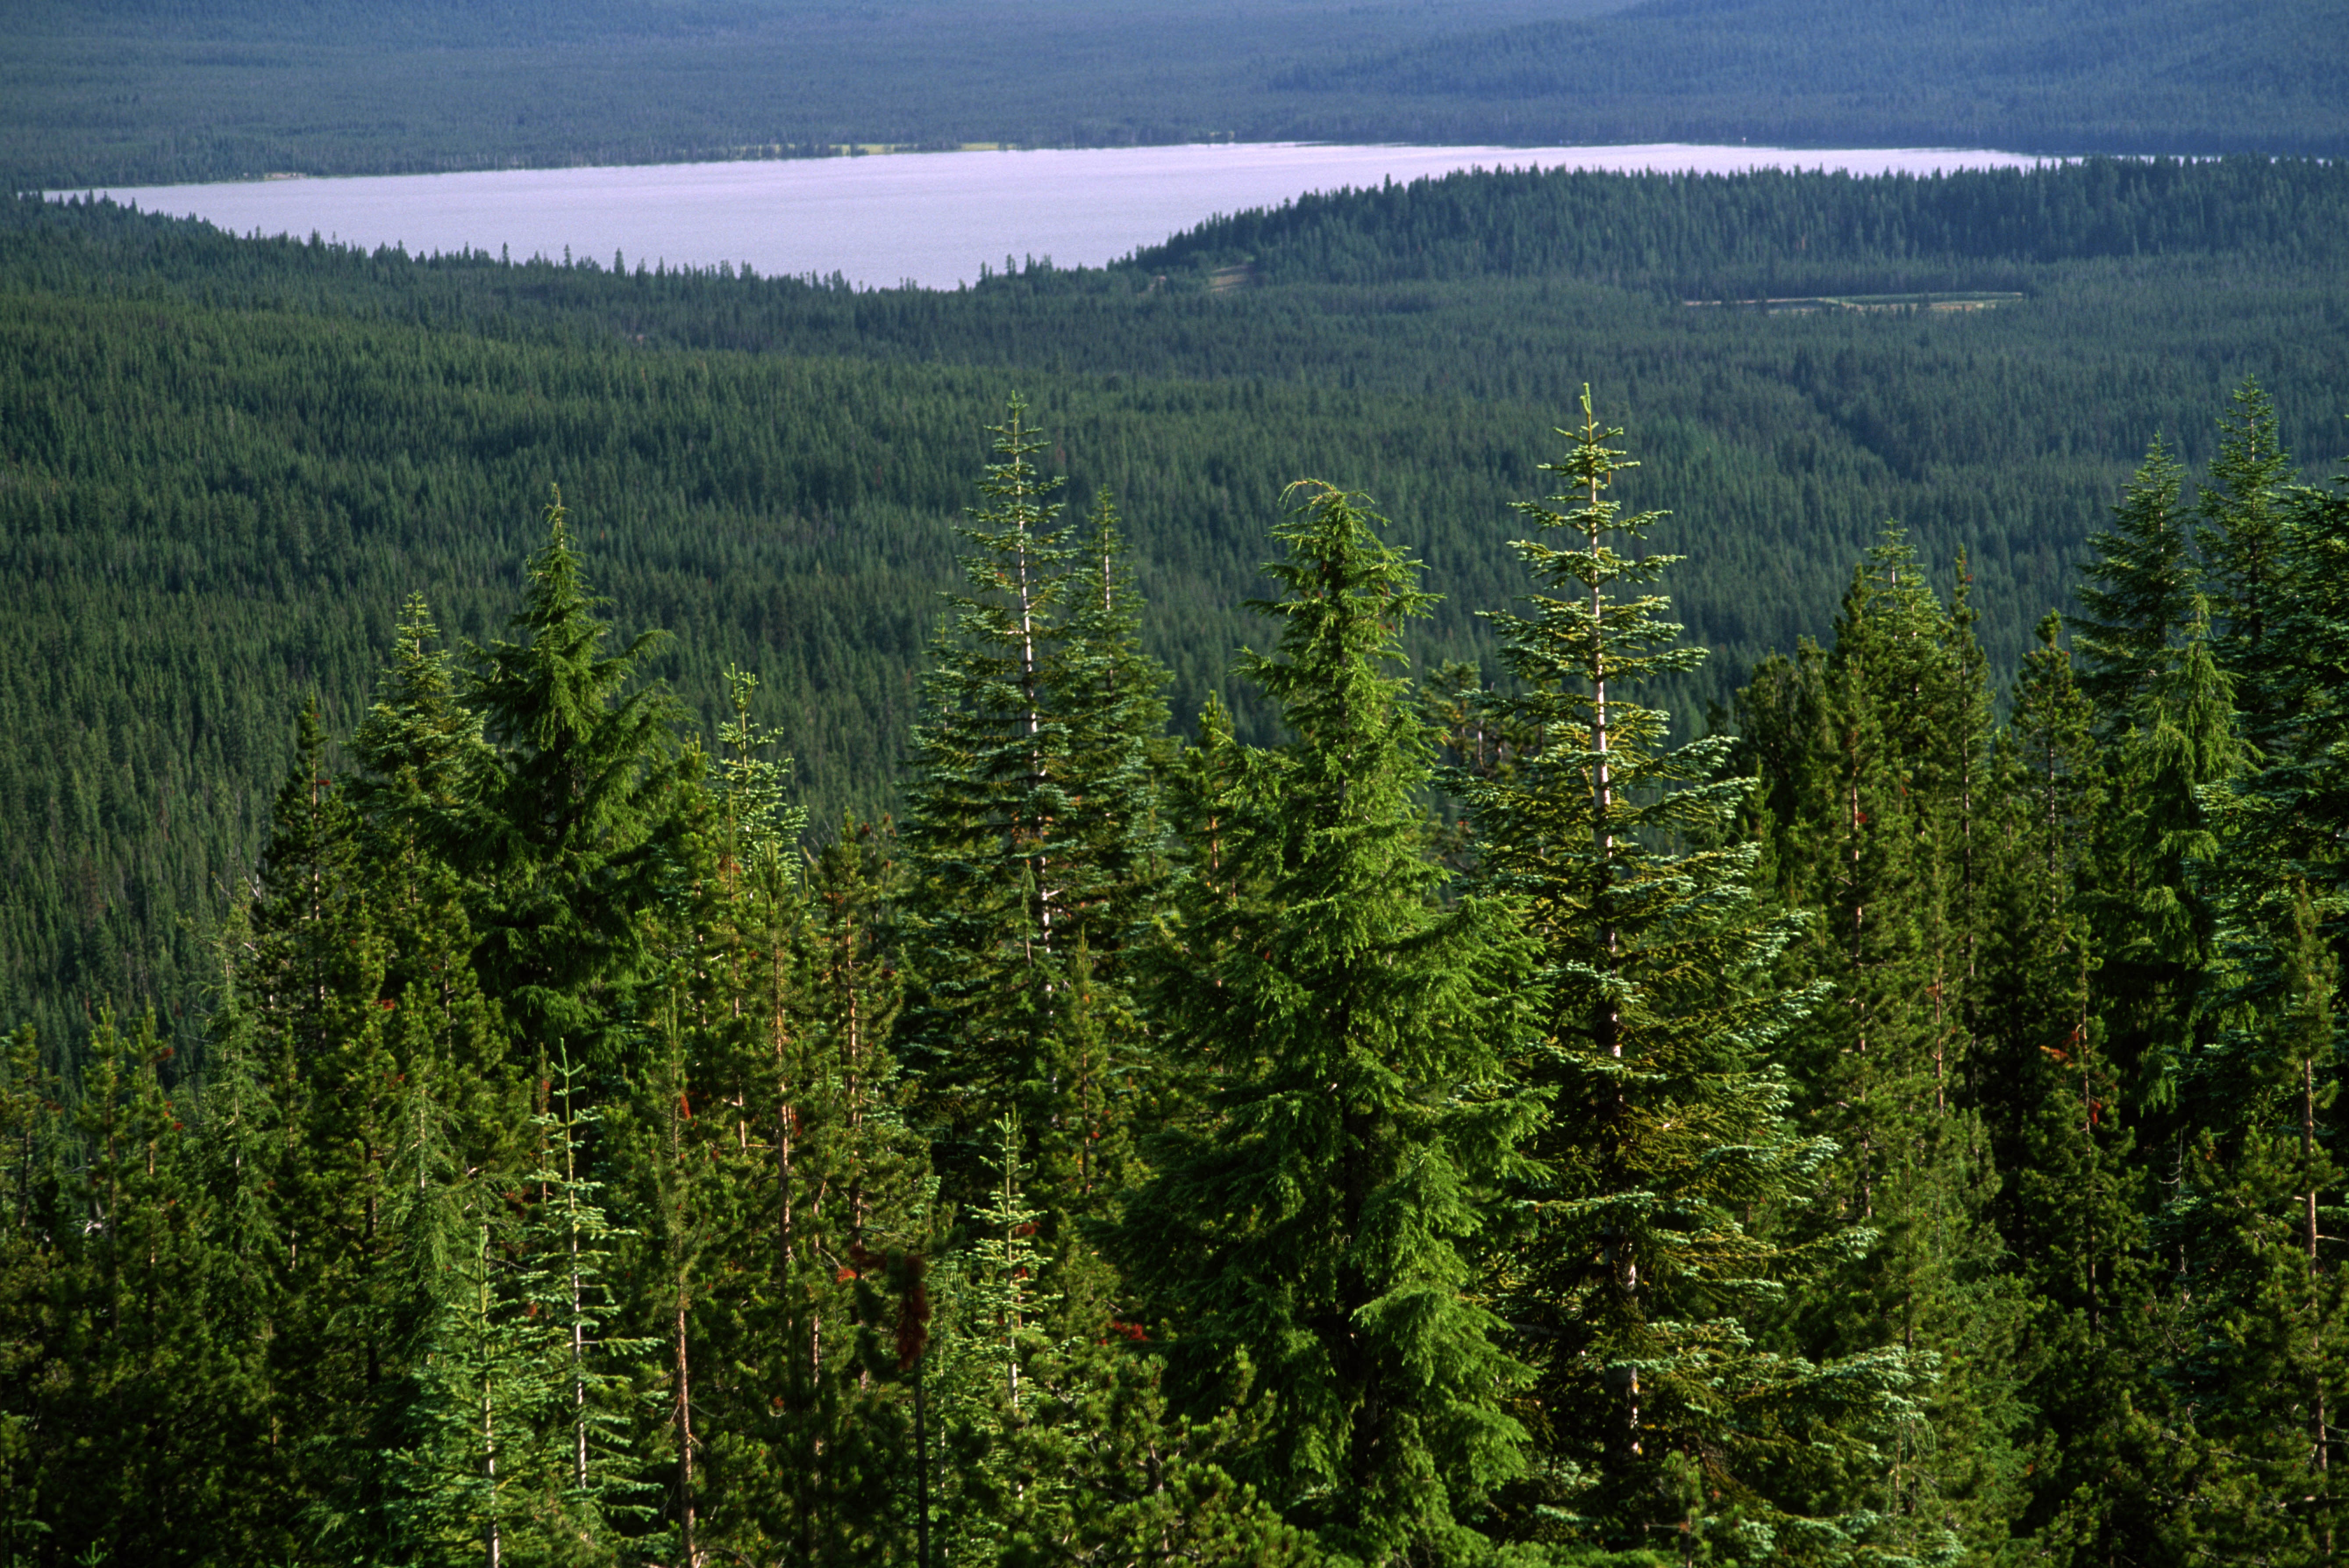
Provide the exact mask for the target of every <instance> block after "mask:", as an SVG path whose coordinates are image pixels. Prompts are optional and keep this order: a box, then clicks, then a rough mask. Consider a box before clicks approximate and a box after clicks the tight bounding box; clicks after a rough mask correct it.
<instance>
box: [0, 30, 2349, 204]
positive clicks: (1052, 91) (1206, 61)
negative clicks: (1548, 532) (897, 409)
mask: <svg viewBox="0 0 2349 1568" xmlns="http://www.w3.org/2000/svg"><path fill="white" fill-rule="evenodd" d="M0 15H5V20H6V23H7V26H8V30H9V35H10V36H11V38H12V39H13V40H14V41H15V42H16V48H15V49H13V50H12V51H11V52H10V56H9V58H8V59H7V61H6V62H5V66H0V104H6V105H7V106H8V112H6V113H5V114H0V169H5V172H6V174H7V176H8V177H9V179H10V180H11V181H15V182H16V184H19V185H26V184H30V185H48V186H52V187H60V186H62V187H71V188H75V189H80V188H85V187H88V186H89V185H92V184H104V183H107V182H109V181H112V182H117V183H120V182H128V181H148V182H154V183H169V182H177V181H191V180H223V179H254V178H257V177H259V176H260V175H262V174H263V173H264V172H266V171H272V170H277V171H287V170H298V171H302V172H306V173H311V174H374V173H385V172H391V171H395V170H432V171H437V170H450V169H496V168H512V167H516V166H534V167H542V168H543V167H556V168H564V167H577V166H581V165H593V164H608V163H658V162H673V161H678V160H685V159H694V158H772V157H792V156H799V157H805V156H811V155H823V154H827V153H829V154H835V155H837V154H845V153H849V152H851V151H854V150H863V149H864V148H866V147H870V146H874V145H875V144H879V145H884V146H895V147H898V148H903V149H914V148H922V149H933V148H951V147H954V146H957V145H958V144H962V143H968V142H979V143H998V142H1010V143H1019V144H1023V145H1029V146H1039V145H1040V146H1052V147H1067V146H1127V145H1133V144H1136V143H1166V142H1185V141H1221V140H1230V139H1235V138H1237V139H1240V140H1243V141H1268V140H1269V141H1298V140H1306V141H1320V140H1339V141H1349V140H1351V141H1368V142H1390V143H1392V142H1402V143H1409V142H1420V143H1429V142H1434V143H1445V144H1452V145H1468V146H1476V145H1495V144H1498V145H1501V146H1557V145H1559V144H1565V145H1570V146H1571V145H1590V144H1609V143H1624V142H1637V141H1694V142H1720V143H1742V142H1749V141H1750V142H1752V143H1753V144H1754V145H1756V146H1765V147H2006V148H2018V149H2022V150H2032V151H2043V152H2054V153H2067V154H2070V153H2078V152H2081V151H2085V150H2105V151H2127V152H2168V153H2178V152H2193V153H2210V152H2220V151H2258V152H2303V153H2326V152H2331V153H2334V154H2337V153H2338V152H2339V151H2340V150H2341V148H2342V146H2343V141H2344V134H2349V124H2344V119H2343V116H2342V112H2341V108H2340V105H2341V102H2342V100H2343V98H2344V94H2343V91H2342V88H2343V85H2344V84H2343V78H2342V75H2341V67H2340V66H2339V64H2338V62H2337V61H2336V60H2335V59H2334V58H2333V55H2332V54H2331V52H2330V51H2328V50H2327V49H2325V48H2323V46H2321V44H2322V41H2323V40H2327V39H2329V38H2330V37H2331V36H2332V35H2331V33H2330V32H2329V31H2328V28H2329V27H2330V26H2331V24H2332V23H2333V15H2332V14H2331V13H2330V12H2329V11H2327V10H2326V9H2325V8H2324V7H2323V5H2317V4H2313V3H2309V0H2301V3H2298V4H2293V5H2275V6H2271V7H2266V8H2263V9H2261V11H2260V12H2259V13H2258V14H2256V15H2251V16H2245V15H2242V14H2241V13H2240V10H2237V9H2234V8H2230V7H2227V6H2224V5H2217V4H2213V3H2211V0H2191V3H2188V4H2177V3H2174V0H2173V3H2169V4H2163V5H2153V4H2150V3H2148V0H2133V3H2130V4H2125V5H2087V4H2085V3H2084V0H2068V3H2064V4H2055V5H2038V4H2033V5H2025V4H2020V3H2018V0H1962V3H1958V4H1951V5H1940V6H1936V7H1931V8H1929V9H1908V8H1897V7H1896V8H1887V7H1882V6H1870V5H1858V4H1855V3H1853V0H1679V3H1676V4H1671V5H1630V6H1627V5H1623V4H1622V3H1621V0H1551V3H1549V4H1545V5H1530V4H1526V3H1525V0H1469V3H1464V4H1459V5H1444V6H1431V7H1413V6H1398V7H1391V8H1386V9H1378V10H1365V9H1363V8H1362V7H1361V6H1359V5H1349V4H1345V3H1342V0H1244V3H1242V4H1239V5H1233V6H1230V7H1226V8H1224V9H1221V10H1218V11H1216V12H1215V13H1213V14H1212V15H1208V14H1203V13H1201V12H1200V11H1198V10H1197V9H1196V8H1195V7H1193V6H1185V5H1174V4H1169V3H1166V0H1144V3H1142V4H1136V5H1130V6H1127V7H1125V8H1123V9H1122V10H1121V11H1120V12H1119V13H1118V14H1117V15H1115V16H1114V17H1112V16H1110V15H1104V14H1103V13H1102V11H1101V10H1100V9H1099V8H1098V7H1095V6H1091V5H1083V4H1080V3H1077V0H1041V3H1040V4H1039V5H1035V6H1033V7H1031V8H1030V10H1029V11H1028V12H1026V13H1023V25H1022V26H1019V27H1018V28H1015V29H1005V28H1003V27H1001V26H999V25H997V24H996V22H995V20H994V19H993V18H990V17H988V16H987V15H985V14H983V13H977V12H973V11H971V10H970V9H969V8H968V7H966V6H960V5H949V4H946V3H944V0H908V3H906V4H904V5H897V6H893V7H891V8H889V9H887V10H883V11H861V12H855V13H849V12H843V11H838V10H835V9H833V8H830V7H827V6H823V5H811V4H806V3H804V0H790V3H781V4H757V3H754V0H699V3H698V4H694V5H679V4H673V3H667V0H583V3H580V4H575V5H554V4H551V3H550V0H522V3H517V4H512V5H499V6H496V7H493V8H491V9H487V10H484V9H482V8H481V7H478V6H471V5H456V4H452V3H450V0H405V3H403V4H399V5H360V4H357V3H356V0H314V3H312V4H307V5H300V6H294V7H285V6H277V5H265V4H261V3H259V0H168V3H158V0H106V3H98V4H88V5H76V6H72V7H69V8H60V7H57V6H51V5H39V4H35V3H32V0H16V3H14V4H12V5H10V6H9V7H8V8H7V10H6V11H5V13H0ZM452 53H456V55H457V57H460V58H461V59H462V61H463V68H462V69H451V68H450V63H449V62H450V58H451V57H452ZM1593 60H1606V61H1609V62H1610V63H1611V66H1610V68H1609V69H1608V70H1605V71H1593V70H1592V69H1590V68H1589V62H1590V61H1593ZM551 80H560V81H561V82H562V83H563V84H564V88H565V90H566V93H567V95H568V99H569V101H570V102H573V103H592V104H594V105H595V106H596V112H595V113H594V114H592V115H586V114H577V113H570V112H564V110H563V109H561V108H554V107H550V106H549V103H548V99H547V97H546V94H545V90H544V87H545V84H546V83H547V82H549V81H551Z"/></svg>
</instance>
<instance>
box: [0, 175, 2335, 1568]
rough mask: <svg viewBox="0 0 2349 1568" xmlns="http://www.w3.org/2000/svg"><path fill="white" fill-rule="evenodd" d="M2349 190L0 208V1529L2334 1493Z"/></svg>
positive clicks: (770, 1535) (1307, 1526)
mask: <svg viewBox="0 0 2349 1568" xmlns="http://www.w3.org/2000/svg"><path fill="white" fill-rule="evenodd" d="M2344 205H2349V175H2344V170H2343V169H2342V167H2341V166H2339V165H2337V164H2327V163H2322V162H2315V161H2293V160H2283V161H2271V160H2264V159H2261V160H2250V159H2244V160H2223V161H2216V162H2199V163H2176V162H2145V163H2138V162H2128V163H2116V162H2111V161H2104V160H2094V161H2089V162H2085V163H2081V164H2075V165H2066V166H2060V167H2050V168H2046V169H2042V170H2034V171H2030V172H2027V173H2014V174H2002V175H1965V176H1958V177H1951V178H1947V179H1937V180H1931V181H1914V180H1904V179H1861V180H1855V179H1849V178H1843V177H1827V176H1823V175H1813V176H1799V175H1753V176H1740V177H1734V178H1710V179H1680V178H1661V177H1622V176H1607V177H1598V176H1582V175H1547V176H1532V175H1525V174H1506V173H1498V174H1480V175H1475V176H1461V177H1455V178H1454V179H1450V180H1445V181H1424V182H1420V183H1416V184H1413V185H1411V186H1407V187H1389V188H1386V189H1382V190H1380V191H1362V192H1354V193H1349V194H1347V195H1345V196H1342V197H1340V198H1334V199H1315V200H1311V201H1302V202H1298V203H1292V204H1290V205H1289V206H1288V207H1285V208H1283V209H1281V210H1279V211H1272V212H1262V213H1244V214H1239V215H1237V216H1236V217H1233V218H1230V219H1226V220H1218V221H1216V222H1211V223H1208V224H1206V225H1203V226H1202V227H1201V228H1200V229H1198V230H1197V231H1195V232H1192V233H1190V234H1187V235H1184V236H1180V237H1178V238H1177V239H1176V240H1175V241H1174V242H1171V243H1170V244H1168V245H1166V246H1164V247H1161V248H1157V249H1154V250H1151V251H1147V252H1144V253H1139V254H1137V255H1136V256H1135V257H1133V258H1132V259H1131V260H1130V261H1129V262H1127V263H1121V264H1120V265H1117V266H1114V267H1111V268H1105V269H1099V270H1092V271H1081V272H1071V271H1056V270H1053V269H1050V268H1049V267H1043V266H1031V267H1030V268H1028V269H1026V270H1024V271H1021V272H1019V273H1016V274H1013V275H1010V276H991V277H988V278H987V279H985V280H984V281H983V282H982V283H981V284H979V285H978V286H976V287H973V288H968V289H964V290H959V291H957V292H954V293H951V294H946V293H927V292H924V291H919V290H885V291H864V290H854V289H850V288H847V287H844V286H840V285H837V284H834V285H829V286H828V285H825V284H822V283H819V282H816V281H813V280H804V279H797V280H795V279H762V278H757V277H751V276H746V275H741V274H739V273H734V272H733V270H732V269H730V268H722V269H717V270H713V271H709V272H692V271H687V272H673V271H668V270H667V269H661V270H657V271H648V270H646V269H643V268H641V267H638V268H634V269H627V268H624V267H623V266H621V265H619V264H617V263H616V264H614V265H613V266H610V267H606V266H605V265H603V264H601V263H598V262H592V261H586V260H584V259H583V260H581V261H577V262H566V263H564V264H560V265H558V264H554V263H548V262H545V261H543V260H541V261H533V262H528V263H509V262H506V261H504V260H502V259H492V258H490V257H487V256H481V255H471V254H468V255H460V256H453V257H431V258H417V257H410V256H408V255H405V254H402V253H398V252H396V251H379V252H375V253H363V252H359V251H356V250H351V249H346V248H340V247H336V246H333V245H328V244H324V243H320V242H316V241H315V240H313V241H310V242H300V241H295V240H290V239H289V240H276V241H263V240H241V239H237V238H235V237H233V236H228V235H223V234H221V233H219V232H216V231H213V230H211V229H209V228H207V227H206V226H204V225H202V224H199V223H192V222H182V221H175V220H164V219H159V218H156V217H153V216H151V215H143V214H139V213H136V212H131V211H125V210H123V209H120V208H118V207H115V206H113V205H111V204H109V203H103V202H94V201H93V202H83V201H75V202H71V203H57V202H53V201H39V200H35V199H19V200H16V201H12V202H10V203H8V204H7V206H6V207H5V209H0V300H5V308H0V593H5V595H6V598H7V602H8V603H9V606H10V614H8V615H7V616H5V617H0V718H5V723H4V724H0V735H5V736H6V737H7V739H6V741H5V745H0V1021H5V1022H7V1023H9V1024H10V1025H11V1026H12V1032H11V1033H9V1034H7V1035H6V1036H5V1037H0V1551H5V1553H7V1555H8V1557H9V1558H10V1559H11V1560H12V1561H23V1562H28V1563H40V1564H43V1565H44V1568H50V1565H61V1564H65V1563H82V1564H90V1563H206V1564H210V1563H222V1564H228V1563H235V1564H247V1563H287V1562H294V1563H313V1562H315V1563H383V1564H387V1565H388V1564H394V1563H398V1564H417V1563H450V1564H459V1563H486V1564H488V1565H489V1568H503V1565H504V1564H508V1563H512V1564H514V1565H516V1568H522V1565H532V1568H535V1565H537V1564H541V1563H544V1564H556V1563H563V1564H583V1565H584V1564H615V1565H616V1564H622V1563H626V1564H642V1565H651V1564H663V1565H682V1568H701V1565H705V1564H715V1563H761V1564H764V1563H778V1564H780V1563H791V1564H804V1565H815V1564H843V1565H845V1564H858V1565H863V1564H870V1563H905V1564H915V1565H917V1568H945V1565H953V1568H980V1565H996V1564H1019V1565H1021V1568H1028V1565H1038V1568H1040V1565H1042V1564H1047V1563H1052V1564H1071V1563H1075V1564H1089V1565H1095V1568H1112V1565H1114V1568H1144V1565H1150V1568H1164V1565H1165V1564H1170V1563H1184V1562H1214V1563H1244V1564H1264V1565H1271V1564H1314V1565H1326V1568H1370V1565H1379V1568H1386V1565H1393V1568H1404V1565H1406V1564H1409V1565H1411V1568H1436V1565H1442V1568H1454V1565H1458V1568H1472V1565H1474V1568H1537V1565H1554V1568H1600V1565H1604V1568H1662V1565H1663V1564H1666V1563H1715V1564H1723V1565H1729V1564H1759V1563H1796V1564H1812V1563H1816V1564H1819V1565H1822V1568H1829V1565H1832V1568H1862V1565H1868V1568H1878V1565H1883V1568H1889V1565H1891V1564H1898V1563H1945V1564H1958V1563H1966V1564H1971V1563H1982V1564H1985V1565H1987V1564H1990V1563H2003V1562H2011V1561H2014V1560H2017V1559H2018V1558H2025V1559H2029V1560H2033V1561H2044V1562H2049V1563H2061V1564H2067V1565H2068V1564H2078V1565H2080V1568H2087V1565H2089V1564H2111V1563H2146V1564H2153V1563H2162V1564H2168V1563H2180V1562H2193V1561H2205V1560H2209V1561H2230V1562H2235V1561H2257V1562H2264V1563H2292V1564H2300V1563H2308V1564H2314V1563H2323V1562H2327V1561H2330V1559H2331V1557H2332V1555H2333V1550H2334V1545H2335V1536H2336V1532H2337V1529H2338V1526H2339V1523H2340V1520H2339V1517H2338V1515H2339V1509H2338V1507H2337V1499H2336V1497H2335V1494H2334V1491H2333V1475H2334V1474H2335V1473H2337V1471H2338V1470H2339V1466H2338V1465H2337V1464H2336V1463H2335V1462H2334V1461H2335V1460H2337V1459H2338V1458H2339V1454H2338V1452H2337V1449H2338V1447H2339V1444H2340V1442H2341V1439H2342V1437H2343V1432H2342V1417H2341V1412H2342V1411H2343V1409H2344V1402H2349V1329H2344V1323H2343V1306H2344V1292H2343V1288H2342V1281H2343V1278H2344V1276H2343V1274H2342V1272H2341V1259H2340V1251H2341V1247H2342V1243H2341V1242H2340V1241H2339V1240H2338V1239H2337V1236H2338V1235H2339V1234H2340V1233H2341V1226H2342V1224H2343V1223H2344V1222H2349V1178H2344V1174H2343V1171H2344V1167H2343V1164H2342V1161H2341V1153H2340V1137H2341V1134H2340V1131H2339V1121H2340V1117H2341V1109H2340V1106H2341V1100H2340V1098H2339V1088H2340V1082H2341V1078H2342V1073H2343V1069H2344V1060H2343V1057H2342V1054H2341V1049H2340V1047H2341V1041H2340V1027H2339V1019H2340V1016H2341V1012H2342V1008H2341V1005H2340V973H2341V960H2342V957H2343V955H2344V948H2349V851H2344V843H2349V837H2344V835H2349V598H2344V594H2349V461H2344V458H2349V428H2344V426H2343V424H2342V422H2341V415H2342V412H2343V407H2342V392H2341V388H2342V387H2344V385H2349V299H2344V292H2343V286H2342V283H2341V279H2342V278H2343V277H2344V275H2349V274H2344V268H2343V261H2344V257H2343V256H2342V254H2341V251H2342V249H2343V248H2344V246H2349V224H2344V223H2343V222H2341V221H2340V220H2341V217H2342V215H2343V208H2344Z"/></svg>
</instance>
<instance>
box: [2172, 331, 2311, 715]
mask: <svg viewBox="0 0 2349 1568" xmlns="http://www.w3.org/2000/svg"><path fill="white" fill-rule="evenodd" d="M2233 403H2234V407H2233V409H2232V411H2231V412H2230V413H2229V414H2228V415H2226V416H2224V417H2222V418H2220V421H2219V454H2218V456H2217V457H2215V458H2213V459H2211V461H2210V478H2211V480H2212V481H2213V482H2212V483H2210V484H2209V485H2205V486H2203V487H2201V490H2200V493H2199V498H2198V507H2197V510H2198V511H2199V513H2200V516H2201V524H2200V526H2199V527H2198V528H2197V529H2196V530H2195V535H2196V539H2197V541H2198V542H2199V544H2200V545H2201V548H2202V557H2203V561H2204V562H2205V566H2204V575H2205V577H2206V579H2207V589H2206V591H2207V593H2209V598H2210V609H2211V614H2212V617H2213V619H2214V620H2215V621H2216V622H2217V624H2218V628H2219V634H2218V638H2217V644H2218V646H2217V653H2218V658H2219V663H2220V667H2221V668H2223V669H2225V670H2226V671H2227V672H2228V674H2230V676H2233V677H2234V680H2235V687H2236V700H2237V705H2238V707H2240V709H2241V711H2242V716H2243V728H2244V734H2245V736H2246V737H2247V738H2249V739H2250V740H2251V743H2252V744H2253V745H2255V746H2258V747H2260V748H2261V749H2265V748H2267V747H2268V746H2269V745H2270V743H2271V741H2272V739H2273V738H2274V730H2275V727H2276V726H2277V725H2278V724H2280V723H2281V722H2282V720H2283V719H2284V717H2285V712H2284V709H2283V704H2284V703H2285V702H2286V700H2287V698H2288V694H2287V693H2285V692H2284V691H2282V690H2279V689H2277V686H2278V685H2279V683H2278V681H2277V678H2276V677H2277V676H2279V675H2280V674H2281V673H2282V670H2281V669H2280V668H2279V666H2280V665H2289V664H2290V662H2291V644H2290V642H2289V641H2288V640H2280V639H2279V636H2278V634H2279V633H2281V632H2282V624H2281V620H2282V616H2283V615H2284V614H2286V613H2287V611H2286V606H2287V603H2289V599H2290V595H2291V592H2292V585H2291V582H2290V576H2291V563H2290V562H2289V560H2288V555H2289V551H2288V542H2287V540H2286V537H2285V535H2286V532H2287V528H2288V523H2287V512H2288V506H2289V502H2288V498H2287V494H2286V492H2287V490H2288V488H2289V487H2290V486H2291V484H2292V480H2293V470H2292V460H2291V459H2289V458H2288V457H2286V456H2285V455H2284V452H2283V449H2282V445H2281V443H2280V442H2279V440H2278V438H2277V434H2276V412H2275V404H2274V403H2273V402H2272V401H2271V399H2270V398H2269V397H2268V395H2267V393H2266V391H2265V390H2264V389H2262V388H2261V386H2260V384H2259V381H2258V380H2257V379H2256V378H2246V379H2245V380H2244V382H2243V384H2242V386H2240V387H2238V388H2236V390H2235V395H2234V397H2233Z"/></svg>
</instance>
